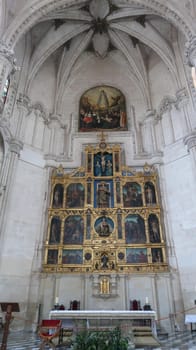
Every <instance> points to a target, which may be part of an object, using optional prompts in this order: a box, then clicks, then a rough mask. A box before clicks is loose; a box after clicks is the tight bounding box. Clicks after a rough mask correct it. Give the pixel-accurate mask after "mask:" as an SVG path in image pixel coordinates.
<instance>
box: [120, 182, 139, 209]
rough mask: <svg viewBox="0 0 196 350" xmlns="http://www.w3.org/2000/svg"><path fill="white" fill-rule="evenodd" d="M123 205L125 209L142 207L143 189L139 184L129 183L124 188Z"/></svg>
mask: <svg viewBox="0 0 196 350" xmlns="http://www.w3.org/2000/svg"><path fill="white" fill-rule="evenodd" d="M123 204H124V207H125V208H130V207H141V206H142V205H143V201H142V189H141V186H140V185H139V184H138V183H137V182H127V183H126V184H125V186H123Z"/></svg>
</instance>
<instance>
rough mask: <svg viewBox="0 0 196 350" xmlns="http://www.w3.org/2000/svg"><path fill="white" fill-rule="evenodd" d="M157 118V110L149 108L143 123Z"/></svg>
mask: <svg viewBox="0 0 196 350" xmlns="http://www.w3.org/2000/svg"><path fill="white" fill-rule="evenodd" d="M155 118H156V111H155V110H154V109H148V110H147V111H146V114H145V119H144V120H143V122H142V123H143V124H147V123H150V122H154V121H155Z"/></svg>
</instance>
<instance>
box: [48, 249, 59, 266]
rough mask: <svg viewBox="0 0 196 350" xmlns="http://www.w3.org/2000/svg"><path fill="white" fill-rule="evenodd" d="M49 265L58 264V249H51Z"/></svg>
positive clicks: (49, 251)
mask: <svg viewBox="0 0 196 350" xmlns="http://www.w3.org/2000/svg"><path fill="white" fill-rule="evenodd" d="M47 264H55V265H56V264H58V249H49V250H48V257H47Z"/></svg>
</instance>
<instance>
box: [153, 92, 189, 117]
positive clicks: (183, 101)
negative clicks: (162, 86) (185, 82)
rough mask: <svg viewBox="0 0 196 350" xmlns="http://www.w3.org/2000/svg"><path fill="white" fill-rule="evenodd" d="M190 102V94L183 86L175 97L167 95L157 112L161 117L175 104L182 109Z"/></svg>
mask: <svg viewBox="0 0 196 350" xmlns="http://www.w3.org/2000/svg"><path fill="white" fill-rule="evenodd" d="M188 102H189V96H188V93H187V90H186V88H184V87H183V88H181V89H179V90H178V91H177V92H176V95H175V97H173V96H165V97H164V98H163V100H162V101H161V103H160V105H159V107H158V110H157V113H158V116H159V118H162V116H163V114H165V113H167V112H168V111H171V109H172V107H173V106H175V107H176V108H177V109H180V108H182V107H184V106H185V105H187V104H188Z"/></svg>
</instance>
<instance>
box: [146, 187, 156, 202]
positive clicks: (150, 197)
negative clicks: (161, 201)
mask: <svg viewBox="0 0 196 350" xmlns="http://www.w3.org/2000/svg"><path fill="white" fill-rule="evenodd" d="M144 192H145V200H146V205H149V206H150V205H154V204H156V195H155V188H154V185H153V184H152V182H149V181H148V182H146V183H145V186H144Z"/></svg>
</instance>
